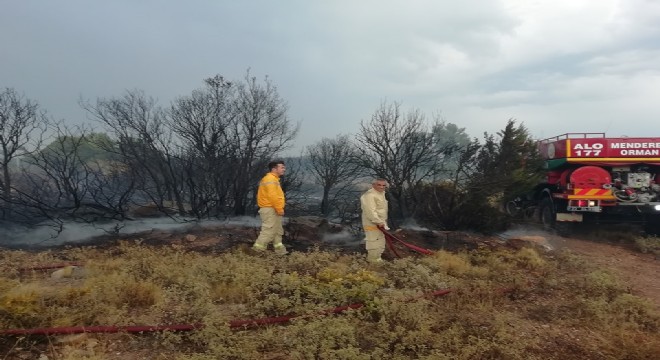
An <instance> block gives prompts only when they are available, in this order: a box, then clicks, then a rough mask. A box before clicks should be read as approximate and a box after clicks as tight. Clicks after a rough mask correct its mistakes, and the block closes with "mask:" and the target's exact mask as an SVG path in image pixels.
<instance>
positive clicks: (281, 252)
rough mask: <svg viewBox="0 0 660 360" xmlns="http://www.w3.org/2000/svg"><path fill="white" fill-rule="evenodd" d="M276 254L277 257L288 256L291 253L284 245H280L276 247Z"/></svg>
mask: <svg viewBox="0 0 660 360" xmlns="http://www.w3.org/2000/svg"><path fill="white" fill-rule="evenodd" d="M274 250H275V254H277V255H286V254H288V253H289V252H288V251H287V250H286V246H284V244H278V245H275V246H274Z"/></svg>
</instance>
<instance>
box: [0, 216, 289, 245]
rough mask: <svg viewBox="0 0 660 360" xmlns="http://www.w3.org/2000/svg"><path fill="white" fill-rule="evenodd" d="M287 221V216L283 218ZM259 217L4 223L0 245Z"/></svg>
mask: <svg viewBox="0 0 660 360" xmlns="http://www.w3.org/2000/svg"><path fill="white" fill-rule="evenodd" d="M285 221H286V219H285ZM260 225H261V222H260V220H259V219H258V218H255V217H249V216H241V217H234V218H227V219H224V220H202V221H197V220H194V219H172V218H157V219H140V220H131V221H116V222H110V223H104V224H82V223H75V222H70V223H64V224H63V226H62V228H61V229H60V228H54V227H52V226H46V225H44V226H38V227H32V228H26V227H21V226H18V225H7V226H3V227H2V228H0V246H6V247H49V246H58V245H63V244H80V243H84V242H86V241H88V240H90V239H92V238H95V237H98V236H104V235H110V234H115V235H129V234H135V233H141V232H145V231H185V230H186V229H191V228H199V227H202V228H206V227H219V226H241V227H259V226H260Z"/></svg>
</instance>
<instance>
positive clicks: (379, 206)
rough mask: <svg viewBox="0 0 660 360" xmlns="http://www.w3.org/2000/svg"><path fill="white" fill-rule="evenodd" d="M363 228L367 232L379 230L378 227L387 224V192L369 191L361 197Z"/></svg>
mask: <svg viewBox="0 0 660 360" xmlns="http://www.w3.org/2000/svg"><path fill="white" fill-rule="evenodd" d="M360 206H361V207H362V226H363V227H364V229H365V230H378V228H377V227H376V226H377V225H385V224H386V223H387V199H386V198H385V192H379V191H376V190H375V189H373V188H372V189H369V190H367V192H365V193H364V194H362V196H360Z"/></svg>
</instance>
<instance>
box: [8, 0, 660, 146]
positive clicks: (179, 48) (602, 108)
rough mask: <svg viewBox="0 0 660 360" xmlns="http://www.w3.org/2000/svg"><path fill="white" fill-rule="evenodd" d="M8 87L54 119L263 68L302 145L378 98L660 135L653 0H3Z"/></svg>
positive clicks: (465, 117)
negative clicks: (297, 125)
mask: <svg viewBox="0 0 660 360" xmlns="http://www.w3.org/2000/svg"><path fill="white" fill-rule="evenodd" d="M0 5H1V11H0V65H1V66H0V88H4V87H12V88H15V89H16V90H17V91H19V92H20V93H23V94H25V95H26V96H27V97H28V98H30V99H33V100H36V101H37V102H39V104H40V105H41V106H42V108H44V109H46V110H47V111H48V113H49V114H50V115H51V116H52V117H53V118H56V119H66V120H67V121H69V122H71V123H81V122H84V121H86V120H85V118H86V114H85V112H84V111H83V110H81V109H80V107H79V106H78V99H79V98H80V97H81V96H82V97H83V98H85V99H92V100H93V99H96V98H97V97H113V96H121V95H122V94H123V92H124V90H126V89H141V90H144V91H145V93H146V94H147V95H149V96H153V97H155V98H157V99H159V103H160V104H161V105H164V106H166V105H168V104H169V102H170V101H171V100H172V99H174V98H175V97H177V96H182V95H188V94H190V92H191V91H192V90H193V89H196V88H199V87H201V86H202V84H203V83H202V80H203V79H204V78H207V77H210V76H213V75H215V74H221V75H223V76H224V77H225V78H228V79H230V80H236V79H241V78H243V76H244V75H245V72H246V70H247V69H248V68H250V69H251V73H252V74H253V75H255V76H257V77H258V78H259V79H263V77H264V76H266V75H267V76H269V78H270V79H271V80H272V81H273V83H274V84H275V85H276V86H277V87H278V89H279V92H280V95H281V96H282V97H283V98H284V99H285V100H286V101H287V102H288V104H289V108H290V110H289V116H290V118H291V120H293V121H294V122H301V131H300V133H299V136H298V139H297V140H296V148H297V149H300V148H302V147H303V146H305V145H309V144H311V143H314V142H315V141H318V140H320V139H321V138H323V137H333V136H335V135H337V134H339V133H343V134H354V133H355V132H357V129H358V126H359V122H360V120H367V119H369V118H370V117H371V114H372V113H373V112H374V110H375V109H376V108H377V107H378V106H379V104H380V103H381V101H383V100H388V101H399V102H402V104H403V108H404V109H405V110H407V109H411V108H418V109H420V110H422V112H424V113H425V114H427V116H428V117H429V118H431V117H432V115H433V114H440V115H441V116H442V117H443V118H444V119H445V120H446V121H448V122H452V123H455V124H458V125H459V126H461V127H465V128H466V130H467V132H468V134H470V135H471V136H477V137H481V134H482V133H483V132H484V131H487V132H491V133H493V132H496V131H498V130H500V129H501V128H503V127H504V125H505V124H506V121H507V120H508V119H509V118H515V119H518V120H519V121H521V122H523V123H524V124H525V125H526V126H527V127H528V128H529V129H530V131H531V132H532V134H533V135H535V136H537V137H548V136H554V135H558V134H562V133H566V132H607V133H608V135H611V136H619V135H627V136H660V98H659V97H660V1H658V0H464V1H460V2H459V1H448V0H407V1H403V0H402V1H391V0H360V1H358V0H336V1H330V0H328V1H311V0H290V1H286V0H281V1H275V0H271V1H266V0H263V1H252V0H240V1H239V0H236V1H228V0H204V1H203V0H186V1H171V0H142V1H140V0H112V1H92V0H60V1H52V0H41V1H37V0H0Z"/></svg>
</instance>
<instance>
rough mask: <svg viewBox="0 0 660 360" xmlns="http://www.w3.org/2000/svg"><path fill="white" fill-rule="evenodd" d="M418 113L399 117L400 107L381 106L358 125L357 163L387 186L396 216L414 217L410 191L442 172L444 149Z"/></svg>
mask: <svg viewBox="0 0 660 360" xmlns="http://www.w3.org/2000/svg"><path fill="white" fill-rule="evenodd" d="M430 130H431V127H430V126H429V125H427V123H426V121H425V119H424V115H423V114H422V113H421V112H420V111H419V110H411V111H409V112H408V113H407V114H404V113H402V111H401V105H400V104H399V103H396V102H395V103H391V104H388V103H385V102H384V103H382V104H381V105H380V107H379V108H378V109H377V110H376V112H375V113H374V114H373V115H372V117H371V120H369V121H362V122H361V123H360V132H359V133H358V134H357V137H356V138H357V145H358V146H357V162H358V164H360V165H361V167H363V168H364V169H366V170H367V171H368V172H369V173H370V174H371V175H373V176H376V177H383V178H385V179H387V180H389V182H390V186H391V188H390V195H391V197H392V199H393V200H394V203H395V208H396V210H397V212H396V215H397V216H398V217H400V218H407V217H409V216H411V215H413V214H414V210H415V206H416V199H415V198H414V193H413V192H412V191H411V190H412V189H414V188H416V187H417V186H418V185H420V183H421V182H422V181H424V180H430V179H432V178H433V177H434V176H435V175H437V174H438V172H439V171H440V170H441V165H442V159H443V154H444V152H445V149H444V148H443V147H439V146H436V143H435V138H434V136H433V134H432V133H431V131H430Z"/></svg>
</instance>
